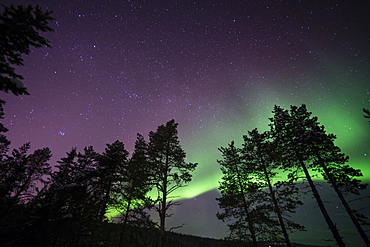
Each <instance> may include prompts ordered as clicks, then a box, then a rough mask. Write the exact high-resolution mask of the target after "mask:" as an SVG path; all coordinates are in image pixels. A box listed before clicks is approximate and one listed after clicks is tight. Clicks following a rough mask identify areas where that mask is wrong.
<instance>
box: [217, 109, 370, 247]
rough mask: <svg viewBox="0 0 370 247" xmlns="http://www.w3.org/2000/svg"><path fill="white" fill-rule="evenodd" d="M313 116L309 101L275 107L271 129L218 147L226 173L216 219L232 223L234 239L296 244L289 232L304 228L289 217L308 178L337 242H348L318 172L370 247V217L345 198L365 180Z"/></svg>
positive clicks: (253, 131)
mask: <svg viewBox="0 0 370 247" xmlns="http://www.w3.org/2000/svg"><path fill="white" fill-rule="evenodd" d="M364 112H365V113H366V111H364ZM311 115H312V113H311V112H309V111H307V109H306V106H305V105H301V106H300V107H297V106H291V107H290V109H289V110H285V109H283V108H281V107H279V106H275V108H274V110H273V117H272V118H270V124H269V127H270V130H268V131H265V132H263V133H260V132H259V131H258V130H257V129H254V130H252V131H249V132H248V134H247V135H244V136H243V139H244V142H243V145H242V146H241V147H236V146H235V144H234V142H231V143H230V144H229V145H228V146H227V147H221V148H220V149H219V150H220V152H221V153H222V159H221V160H219V161H218V162H219V164H220V166H221V171H222V173H223V177H222V180H221V181H220V186H219V190H220V192H221V197H220V198H217V200H218V203H219V207H220V209H221V210H222V212H220V213H218V214H217V217H218V218H219V219H220V220H222V221H228V222H230V223H229V224H228V226H229V229H230V232H231V234H230V237H229V238H230V239H241V240H243V241H246V242H250V243H252V245H253V246H257V242H258V241H261V240H275V241H277V242H285V244H286V246H292V245H291V242H290V239H289V233H290V232H292V231H296V230H300V231H302V230H304V226H301V225H299V224H297V223H295V222H292V221H291V220H290V215H291V214H293V213H294V212H295V210H296V208H297V207H298V206H299V205H302V204H303V203H302V201H301V198H302V197H301V196H302V194H304V193H303V192H302V191H300V190H299V189H298V187H297V182H299V181H307V182H308V184H309V188H310V190H311V192H312V194H313V196H314V198H315V200H316V201H317V204H318V206H319V208H320V210H321V213H322V215H323V217H324V219H325V221H326V223H327V225H328V227H329V229H330V231H331V232H332V235H333V237H334V239H335V242H336V244H337V245H338V246H345V244H344V240H343V238H342V237H341V236H340V233H339V230H338V229H337V227H336V225H335V224H334V222H333V221H332V220H331V218H330V215H329V212H328V211H327V209H326V207H325V205H324V203H323V199H322V198H321V195H320V193H319V192H318V190H317V189H316V187H315V184H314V182H313V176H316V177H320V178H321V179H322V180H324V181H325V182H326V183H328V184H330V186H331V187H332V188H333V192H335V194H336V195H337V197H338V198H339V200H340V202H341V203H342V205H343V207H344V208H345V210H346V212H347V214H348V217H349V218H350V219H351V221H352V222H353V224H354V226H355V228H356V229H357V231H358V233H359V234H360V236H361V238H362V240H363V242H364V243H365V245H366V246H370V242H369V239H368V237H367V236H366V233H365V232H364V230H363V228H362V225H365V224H367V225H368V223H367V222H366V219H367V217H366V216H365V215H363V214H362V213H361V212H359V211H356V210H354V209H352V208H351V207H350V205H349V204H348V202H347V200H346V196H349V195H360V191H361V190H363V189H365V188H366V186H367V184H363V183H361V181H360V180H359V179H358V178H359V177H361V176H362V173H361V171H360V170H359V169H354V168H352V167H351V166H349V165H348V164H347V162H348V156H345V155H344V154H343V153H341V150H340V148H339V147H337V146H336V145H335V143H334V140H335V138H336V136H335V135H333V134H327V133H326V132H325V129H324V126H322V125H320V124H319V122H318V119H317V117H312V116H311ZM365 117H366V116H365Z"/></svg>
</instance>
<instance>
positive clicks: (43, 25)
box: [0, 5, 54, 95]
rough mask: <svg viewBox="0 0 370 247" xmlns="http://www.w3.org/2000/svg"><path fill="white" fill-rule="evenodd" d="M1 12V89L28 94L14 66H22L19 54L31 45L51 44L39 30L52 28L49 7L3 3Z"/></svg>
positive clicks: (18, 93)
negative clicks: (46, 8)
mask: <svg viewBox="0 0 370 247" xmlns="http://www.w3.org/2000/svg"><path fill="white" fill-rule="evenodd" d="M3 7H4V11H3V12H2V13H1V14H0V33H1V35H0V90H1V91H5V92H9V91H11V92H12V93H13V94H14V95H21V94H29V93H28V92H27V89H26V88H25V87H24V86H23V83H22V82H21V81H20V80H22V79H23V76H21V75H19V74H17V73H16V72H15V68H14V66H22V65H23V58H22V55H23V54H24V55H28V54H29V53H30V51H31V47H32V46H33V47H36V48H38V47H42V46H47V47H51V46H50V42H49V41H48V40H47V39H45V38H44V37H42V36H40V34H39V32H50V31H53V29H52V28H51V27H50V26H49V22H51V21H53V20H54V18H52V17H51V16H50V15H51V13H52V11H43V10H41V8H40V7H39V6H38V5H37V6H35V7H34V6H32V5H28V6H27V7H24V6H22V5H19V6H16V7H15V6H13V5H10V6H9V7H7V6H4V5H3Z"/></svg>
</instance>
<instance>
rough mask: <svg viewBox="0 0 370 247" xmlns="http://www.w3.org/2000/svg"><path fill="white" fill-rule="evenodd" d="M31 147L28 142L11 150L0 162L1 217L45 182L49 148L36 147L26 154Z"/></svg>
mask: <svg viewBox="0 0 370 247" xmlns="http://www.w3.org/2000/svg"><path fill="white" fill-rule="evenodd" d="M30 148H31V146H30V144H29V143H26V144H24V145H23V146H21V147H20V148H19V149H14V150H13V151H12V156H7V157H6V158H5V159H3V160H2V161H1V164H0V169H1V170H0V174H1V180H0V188H1V190H0V193H1V194H0V197H1V204H2V205H1V208H2V211H1V214H2V215H1V219H3V218H4V217H7V216H9V215H8V214H9V212H10V210H12V208H14V207H15V206H16V205H19V204H25V203H27V202H29V201H30V200H32V198H33V197H34V196H35V195H36V194H37V191H38V186H42V185H43V184H44V183H46V182H47V180H45V179H46V176H48V175H50V169H51V167H50V164H49V163H47V162H48V161H49V160H50V158H51V152H50V149H48V148H44V149H37V150H35V151H34V152H33V153H32V154H27V152H28V151H29V149H30Z"/></svg>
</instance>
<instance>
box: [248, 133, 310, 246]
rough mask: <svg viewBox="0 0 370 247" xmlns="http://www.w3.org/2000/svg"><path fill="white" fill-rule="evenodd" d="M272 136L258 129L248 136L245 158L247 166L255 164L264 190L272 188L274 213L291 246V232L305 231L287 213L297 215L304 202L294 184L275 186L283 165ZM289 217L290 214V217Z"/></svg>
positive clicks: (285, 183) (286, 183)
mask: <svg viewBox="0 0 370 247" xmlns="http://www.w3.org/2000/svg"><path fill="white" fill-rule="evenodd" d="M269 136H270V134H269V133H268V132H264V133H262V134H260V133H258V130H257V129H254V130H252V131H249V132H248V135H245V136H244V143H243V149H242V153H243V159H244V160H245V162H247V163H252V164H251V165H250V167H253V168H252V169H253V173H254V174H255V176H256V178H257V179H259V180H260V181H261V182H262V183H264V187H265V188H268V195H269V197H270V199H271V201H272V205H273V211H274V212H275V214H276V216H277V218H278V221H279V225H280V227H281V231H282V233H283V236H284V240H285V243H286V244H287V246H291V243H290V240H289V235H288V229H287V227H288V226H289V228H290V230H293V229H298V230H304V227H303V226H300V225H299V224H296V223H294V222H291V221H289V220H287V217H285V219H284V217H283V214H287V213H294V210H295V209H296V207H297V206H298V205H302V204H303V203H302V202H301V201H300V200H299V199H298V189H297V188H296V187H295V185H294V183H292V182H291V181H279V182H276V183H275V184H273V179H275V180H276V174H277V172H278V169H279V168H280V167H279V163H278V162H277V161H276V160H274V158H275V157H276V156H275V154H274V145H273V144H272V143H271V142H270V141H269V140H268V139H269ZM288 216H289V215H288Z"/></svg>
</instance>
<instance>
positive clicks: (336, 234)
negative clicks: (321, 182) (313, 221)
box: [299, 158, 345, 247]
mask: <svg viewBox="0 0 370 247" xmlns="http://www.w3.org/2000/svg"><path fill="white" fill-rule="evenodd" d="M299 162H300V164H301V167H302V169H303V171H304V174H305V175H306V178H307V181H308V183H309V184H310V187H311V190H312V193H313V195H314V196H315V199H316V201H317V204H318V205H319V208H320V210H321V213H322V215H323V216H324V218H325V221H326V223H327V224H328V227H329V229H330V231H331V233H332V234H333V236H334V238H335V241H336V242H337V244H338V246H339V247H344V246H345V244H344V242H343V239H342V237H341V236H340V235H339V232H338V229H337V227H336V226H335V224H334V223H333V221H332V220H331V219H330V216H329V214H328V212H327V211H326V208H325V205H324V203H323V201H322V200H321V197H320V194H319V192H318V191H317V189H316V187H315V184H314V183H313V181H312V178H311V176H310V174H309V172H308V170H307V167H306V165H305V164H304V162H303V160H302V159H301V158H299Z"/></svg>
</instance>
